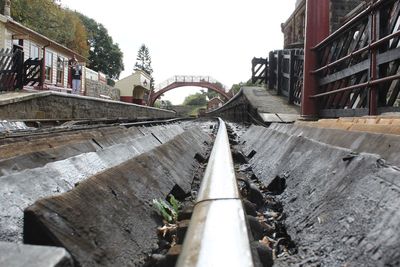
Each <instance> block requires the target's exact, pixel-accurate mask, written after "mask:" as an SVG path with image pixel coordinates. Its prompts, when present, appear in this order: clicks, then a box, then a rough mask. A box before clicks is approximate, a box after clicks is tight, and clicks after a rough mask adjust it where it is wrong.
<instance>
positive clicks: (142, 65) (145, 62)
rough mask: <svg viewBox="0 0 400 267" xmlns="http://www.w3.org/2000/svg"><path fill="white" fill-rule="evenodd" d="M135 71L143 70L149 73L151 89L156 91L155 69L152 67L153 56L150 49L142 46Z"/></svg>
mask: <svg viewBox="0 0 400 267" xmlns="http://www.w3.org/2000/svg"><path fill="white" fill-rule="evenodd" d="M134 70H142V71H144V72H145V73H147V74H148V75H149V76H150V77H151V78H150V89H151V90H154V78H153V75H152V74H153V68H152V67H151V56H150V51H149V48H148V47H147V46H146V45H145V44H142V45H141V46H140V48H139V50H138V53H137V56H136V63H135V67H134Z"/></svg>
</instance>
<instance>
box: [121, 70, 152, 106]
mask: <svg viewBox="0 0 400 267" xmlns="http://www.w3.org/2000/svg"><path fill="white" fill-rule="evenodd" d="M150 79H151V77H150V76H149V75H148V74H147V73H145V72H144V71H141V70H136V71H135V72H134V73H132V74H131V75H129V76H127V77H125V78H123V79H121V80H119V81H117V82H116V83H115V87H116V88H118V89H119V90H120V94H121V96H120V99H121V101H123V102H128V103H135V104H139V105H146V104H147V101H148V97H149V93H150Z"/></svg>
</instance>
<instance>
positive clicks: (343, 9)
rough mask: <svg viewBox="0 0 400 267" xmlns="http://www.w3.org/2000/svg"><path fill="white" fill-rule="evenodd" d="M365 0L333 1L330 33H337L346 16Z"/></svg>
mask: <svg viewBox="0 0 400 267" xmlns="http://www.w3.org/2000/svg"><path fill="white" fill-rule="evenodd" d="M361 2H365V1H363V0H331V6H330V31H331V32H334V31H336V30H337V29H338V28H339V27H340V26H341V25H342V22H343V19H344V18H345V17H346V15H347V14H348V13H349V12H350V11H352V10H353V9H354V8H356V7H357V6H358V5H359V4H360V3H361Z"/></svg>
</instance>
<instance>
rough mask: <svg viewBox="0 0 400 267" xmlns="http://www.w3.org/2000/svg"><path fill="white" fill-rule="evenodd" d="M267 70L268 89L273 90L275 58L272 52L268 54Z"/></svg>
mask: <svg viewBox="0 0 400 267" xmlns="http://www.w3.org/2000/svg"><path fill="white" fill-rule="evenodd" d="M268 58H269V68H268V89H271V90H272V89H273V88H274V79H275V75H274V72H275V58H274V51H271V52H269V57H268Z"/></svg>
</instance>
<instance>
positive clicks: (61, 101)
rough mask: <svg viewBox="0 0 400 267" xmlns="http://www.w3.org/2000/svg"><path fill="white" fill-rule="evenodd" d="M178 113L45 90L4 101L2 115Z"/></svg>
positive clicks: (90, 116)
mask: <svg viewBox="0 0 400 267" xmlns="http://www.w3.org/2000/svg"><path fill="white" fill-rule="evenodd" d="M174 117H175V112H174V111H169V110H163V109H158V108H152V107H145V106H139V105H135V104H129V103H124V102H119V101H113V100H106V99H99V98H93V97H86V96H77V95H71V94H64V93H57V92H42V93H33V94H28V95H24V96H23V97H16V98H10V99H8V100H3V101H0V118H1V119H5V120H18V119H19V120H26V119H53V120H55V119H60V120H70V119H103V118H106V119H129V120H136V119H162V118H174Z"/></svg>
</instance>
